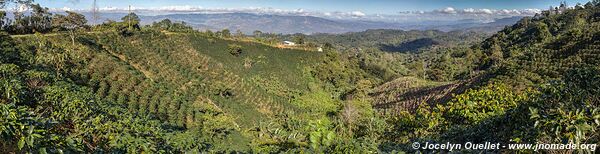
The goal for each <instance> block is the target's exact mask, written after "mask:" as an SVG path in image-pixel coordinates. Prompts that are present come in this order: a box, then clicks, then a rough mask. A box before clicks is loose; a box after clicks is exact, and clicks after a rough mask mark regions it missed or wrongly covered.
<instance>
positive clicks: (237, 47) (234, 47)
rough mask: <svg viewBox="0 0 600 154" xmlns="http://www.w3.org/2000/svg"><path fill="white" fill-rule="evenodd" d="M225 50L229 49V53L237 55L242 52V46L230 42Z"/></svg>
mask: <svg viewBox="0 0 600 154" xmlns="http://www.w3.org/2000/svg"><path fill="white" fill-rule="evenodd" d="M227 51H229V53H230V54H231V55H234V56H236V57H238V56H240V54H242V46H240V45H237V44H230V45H228V47H227Z"/></svg>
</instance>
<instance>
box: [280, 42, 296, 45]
mask: <svg viewBox="0 0 600 154" xmlns="http://www.w3.org/2000/svg"><path fill="white" fill-rule="evenodd" d="M283 45H287V46H293V45H296V43H294V42H292V41H283Z"/></svg>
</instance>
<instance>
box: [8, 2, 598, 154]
mask: <svg viewBox="0 0 600 154" xmlns="http://www.w3.org/2000/svg"><path fill="white" fill-rule="evenodd" d="M14 2H15V1H0V6H3V5H4V3H14ZM17 2H20V1H17ZM26 3H27V4H28V5H31V7H32V8H33V9H32V11H33V13H31V14H27V16H25V14H21V15H19V16H16V17H15V20H14V21H9V20H5V19H4V18H5V13H4V12H0V18H2V20H0V21H2V23H1V24H2V32H0V54H1V56H0V151H3V152H6V153H187V152H189V153H394V152H402V151H405V152H416V151H415V150H414V149H412V148H411V147H410V145H411V143H413V142H425V141H428V142H438V143H445V142H452V143H464V142H466V141H469V142H475V143H481V142H499V143H503V144H504V143H588V144H590V143H592V144H593V143H599V142H600V134H598V129H599V127H600V123H599V121H600V108H599V106H598V103H599V102H600V99H599V97H598V96H600V90H599V89H600V83H599V82H600V67H599V66H600V60H599V59H600V52H599V49H600V42H599V41H600V37H599V34H600V22H599V21H600V17H599V15H600V6H598V5H599V4H598V3H596V2H595V3H591V2H590V3H588V4H586V5H584V6H576V7H574V9H566V10H562V11H558V10H550V11H548V12H544V13H542V14H540V15H538V16H536V17H527V18H524V19H523V20H521V21H519V23H517V24H515V25H513V26H510V27H506V28H505V29H504V30H502V31H500V32H498V33H497V34H494V35H492V36H486V35H485V34H478V33H474V32H461V31H456V32H440V31H395V30H369V31H366V32H360V33H348V34H342V35H326V34H317V35H303V34H295V35H273V34H268V33H263V32H260V31H256V32H255V33H254V36H253V37H254V38H248V36H242V35H241V34H234V35H232V34H231V32H230V31H229V30H228V29H225V30H222V31H218V32H211V31H206V32H198V31H195V30H193V29H192V28H191V27H189V26H186V24H185V23H183V22H181V23H177V22H172V21H170V20H168V19H165V20H162V21H160V22H156V23H153V24H151V25H140V21H139V17H138V16H137V15H136V14H134V13H131V14H128V15H126V16H125V17H123V18H122V21H119V22H117V21H107V22H105V23H103V24H99V25H94V26H90V25H86V23H87V21H86V20H85V18H84V16H83V15H81V14H78V13H75V12H67V13H66V15H52V14H50V13H48V11H47V10H48V9H46V8H42V7H41V6H39V5H34V4H30V3H28V2H26ZM32 21H35V22H32ZM17 34H18V35H17ZM485 37H488V38H487V39H483V38H485ZM282 40H294V41H295V42H297V43H299V44H302V46H307V47H321V48H322V49H323V51H322V52H318V51H306V50H296V49H287V48H277V47H275V46H274V43H273V42H279V41H282ZM461 152H465V153H469V152H512V151H504V150H499V151H461ZM525 152H528V151H525ZM565 152H570V151H565ZM576 152H582V153H583V152H586V151H585V150H579V151H576Z"/></svg>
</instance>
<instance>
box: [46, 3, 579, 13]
mask: <svg viewBox="0 0 600 154" xmlns="http://www.w3.org/2000/svg"><path fill="white" fill-rule="evenodd" d="M92 1H93V0H37V1H36V2H38V3H41V4H42V5H44V6H47V7H49V8H64V7H68V8H72V9H87V8H90V7H91V5H92ZM566 1H567V3H568V4H569V5H574V4H576V3H577V2H580V3H586V2H588V1H589V0H566ZM559 3H560V1H559V0H98V5H99V7H101V8H102V7H119V8H125V7H127V6H128V5H132V6H133V7H138V8H152V7H164V6H184V5H188V6H197V7H198V6H199V7H202V8H248V7H261V8H276V9H286V10H295V9H304V10H309V11H322V12H332V11H342V12H344V11H346V12H347V11H361V12H363V13H366V14H395V13H397V12H401V11H431V10H436V9H443V8H446V7H453V8H460V9H462V8H475V9H530V8H538V9H546V8H548V7H549V6H550V5H553V6H556V5H558V4H559Z"/></svg>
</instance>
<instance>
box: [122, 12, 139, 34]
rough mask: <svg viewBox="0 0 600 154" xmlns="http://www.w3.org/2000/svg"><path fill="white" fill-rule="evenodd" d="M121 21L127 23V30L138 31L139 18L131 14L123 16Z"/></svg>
mask: <svg viewBox="0 0 600 154" xmlns="http://www.w3.org/2000/svg"><path fill="white" fill-rule="evenodd" d="M121 20H123V22H125V23H127V26H128V28H129V30H132V28H135V29H138V30H139V29H140V17H138V15H137V14H135V13H133V12H131V13H129V14H127V15H126V16H124V17H123V18H121Z"/></svg>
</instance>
